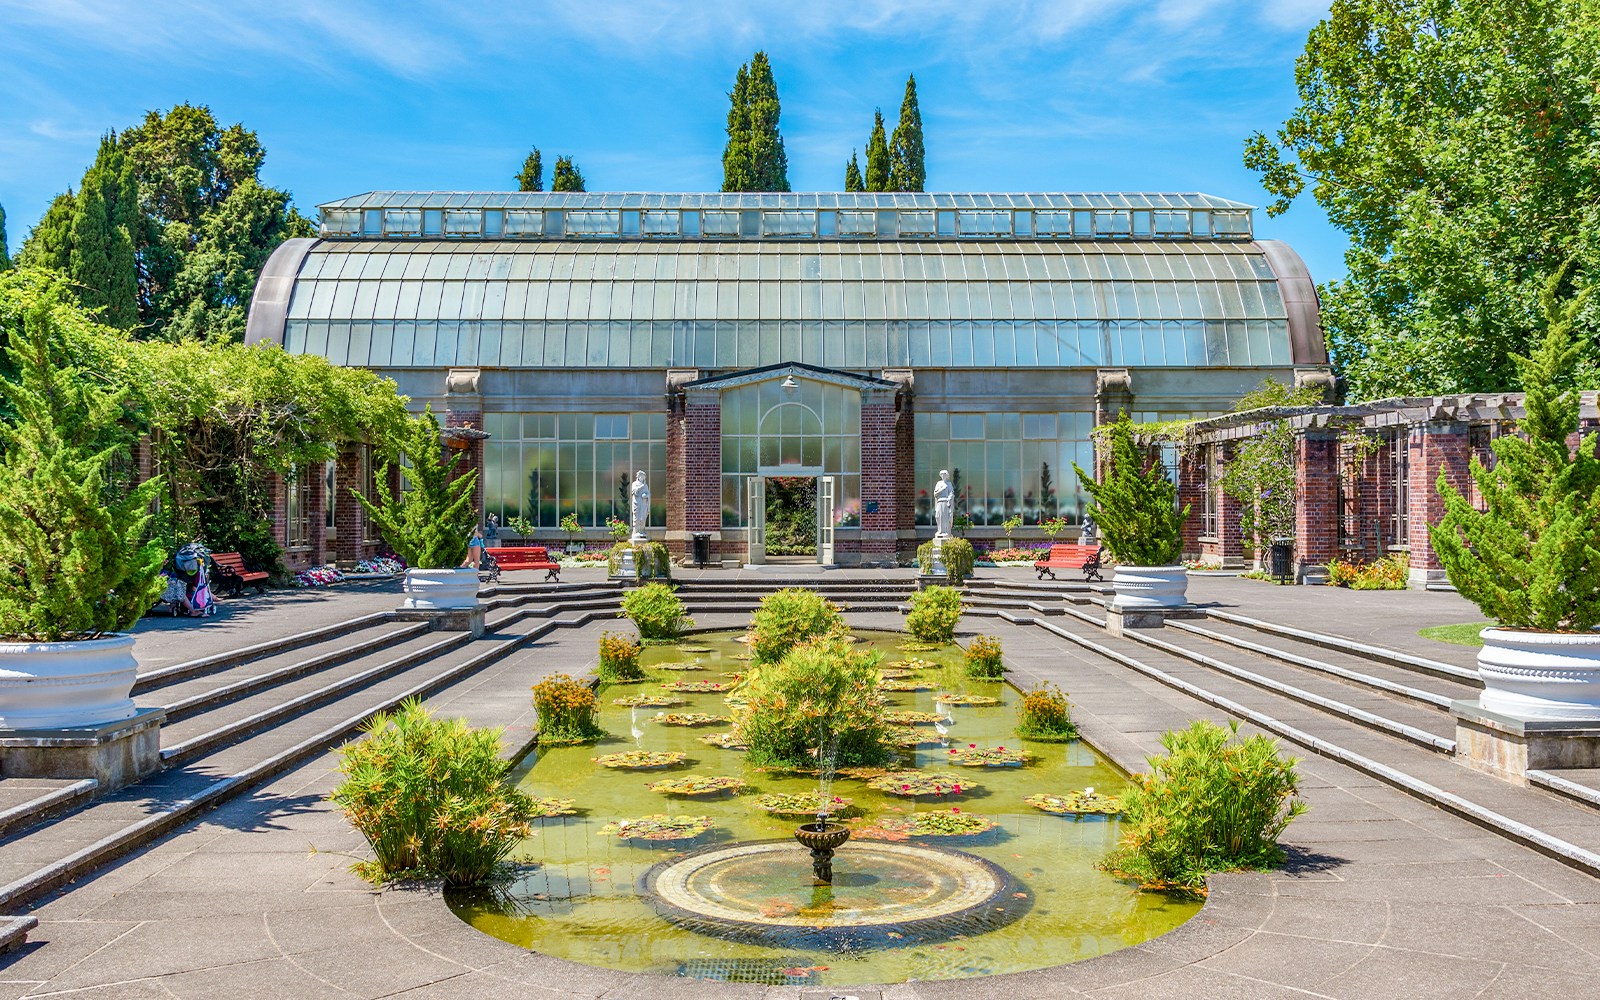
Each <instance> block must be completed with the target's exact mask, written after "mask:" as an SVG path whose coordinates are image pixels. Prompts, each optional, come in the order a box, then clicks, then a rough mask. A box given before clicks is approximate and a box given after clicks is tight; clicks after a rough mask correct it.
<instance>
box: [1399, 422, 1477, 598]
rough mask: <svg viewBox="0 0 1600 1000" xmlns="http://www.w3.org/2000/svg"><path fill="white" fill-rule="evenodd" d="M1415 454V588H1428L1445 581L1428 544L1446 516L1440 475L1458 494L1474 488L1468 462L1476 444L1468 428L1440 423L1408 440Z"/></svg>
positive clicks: (1418, 427)
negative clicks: (1439, 486)
mask: <svg viewBox="0 0 1600 1000" xmlns="http://www.w3.org/2000/svg"><path fill="white" fill-rule="evenodd" d="M1406 444H1407V447H1408V448H1409V449H1410V452H1411V468H1410V472H1411V484H1410V485H1411V510H1410V511H1408V512H1407V516H1408V517H1409V518H1410V520H1411V523H1410V533H1411V585H1412V586H1414V587H1423V586H1426V585H1427V584H1428V583H1429V582H1430V581H1439V580H1444V579H1445V573H1444V568H1443V567H1442V566H1441V565H1440V563H1439V557H1438V556H1437V555H1436V554H1435V553H1434V551H1433V545H1432V544H1430V543H1429V541H1428V532H1429V530H1430V529H1431V527H1432V526H1433V525H1435V524H1438V523H1439V519H1440V518H1442V517H1443V516H1444V500H1443V498H1442V497H1440V496H1439V492H1438V490H1437V489H1436V488H1435V486H1436V484H1437V483H1438V481H1439V475H1440V474H1441V473H1443V474H1444V477H1445V480H1446V481H1447V482H1449V483H1450V485H1451V486H1454V487H1455V488H1456V489H1457V490H1460V491H1462V492H1466V491H1467V490H1468V489H1469V488H1470V482H1471V477H1470V476H1469V475H1468V459H1469V458H1470V456H1471V454H1472V444H1471V439H1470V435H1469V433H1468V428H1467V425H1466V424H1463V423H1456V422H1453V421H1452V422H1443V421H1441V422H1438V423H1428V424H1415V425H1413V426H1412V427H1411V432H1410V434H1409V435H1408V436H1407V442H1406Z"/></svg>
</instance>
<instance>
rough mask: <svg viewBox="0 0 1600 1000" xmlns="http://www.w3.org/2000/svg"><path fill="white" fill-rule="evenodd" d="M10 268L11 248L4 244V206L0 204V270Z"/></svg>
mask: <svg viewBox="0 0 1600 1000" xmlns="http://www.w3.org/2000/svg"><path fill="white" fill-rule="evenodd" d="M9 270H11V248H10V247H9V246H8V245H7V244H6V207H5V206H4V205H0V271H9Z"/></svg>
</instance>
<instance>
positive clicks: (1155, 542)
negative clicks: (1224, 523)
mask: <svg viewBox="0 0 1600 1000" xmlns="http://www.w3.org/2000/svg"><path fill="white" fill-rule="evenodd" d="M1109 437H1110V442H1109V443H1110V449H1111V454H1110V457H1109V458H1108V459H1107V462H1106V473H1105V476H1104V477H1103V478H1101V479H1099V480H1096V479H1095V478H1094V477H1093V476H1091V475H1089V473H1087V472H1085V471H1083V469H1082V468H1081V467H1080V466H1079V465H1078V464H1077V463H1076V462H1074V463H1073V464H1072V468H1073V470H1074V471H1075V472H1077V474H1078V479H1079V480H1080V481H1081V482H1082V483H1083V488H1084V489H1085V490H1087V491H1088V493H1089V496H1091V497H1092V498H1094V506H1093V507H1092V508H1090V511H1089V513H1090V515H1091V516H1093V518H1094V523H1095V524H1097V525H1099V526H1100V537H1101V538H1102V539H1103V540H1104V541H1105V545H1106V548H1108V549H1110V550H1111V554H1112V555H1113V556H1115V557H1116V559H1117V562H1119V563H1122V564H1123V565H1127V566H1171V565H1174V564H1176V563H1177V562H1178V560H1179V559H1180V558H1182V556H1183V522H1185V521H1187V520H1188V519H1189V505H1188V504H1185V505H1184V507H1183V509H1182V510H1179V509H1178V488H1177V487H1176V486H1174V485H1173V484H1172V480H1171V479H1169V478H1167V469H1166V466H1164V465H1162V464H1161V461H1160V459H1159V458H1158V457H1148V458H1147V457H1146V456H1144V455H1141V454H1140V453H1139V449H1138V447H1137V446H1135V444H1134V442H1133V423H1132V422H1131V421H1130V420H1129V419H1128V415H1127V414H1126V413H1123V414H1122V415H1121V416H1120V417H1119V418H1118V419H1117V422H1116V423H1115V424H1114V425H1113V426H1112V428H1111V431H1110V434H1109Z"/></svg>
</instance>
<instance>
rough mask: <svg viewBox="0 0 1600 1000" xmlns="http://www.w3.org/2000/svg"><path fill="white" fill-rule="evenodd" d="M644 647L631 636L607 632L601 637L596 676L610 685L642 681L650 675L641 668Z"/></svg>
mask: <svg viewBox="0 0 1600 1000" xmlns="http://www.w3.org/2000/svg"><path fill="white" fill-rule="evenodd" d="M643 652H644V647H643V646H641V645H639V644H638V643H637V642H635V641H634V640H633V638H632V637H631V636H626V635H621V634H619V633H616V632H605V633H603V634H602V635H601V636H600V666H599V667H598V668H596V670H595V674H596V675H597V676H598V677H599V678H600V679H601V680H603V681H606V682H608V683H619V682H623V681H642V680H644V679H645V678H646V677H647V676H648V675H647V674H645V672H644V669H643V668H642V667H640V666H639V655H640V654H641V653H643Z"/></svg>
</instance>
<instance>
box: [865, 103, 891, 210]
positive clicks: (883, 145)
mask: <svg viewBox="0 0 1600 1000" xmlns="http://www.w3.org/2000/svg"><path fill="white" fill-rule="evenodd" d="M866 182H867V190H868V191H887V190H889V140H888V139H887V138H885V135H884V131H883V111H882V110H881V109H875V110H874V111H873V112H872V134H871V135H870V136H868V137H867V176H866Z"/></svg>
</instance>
